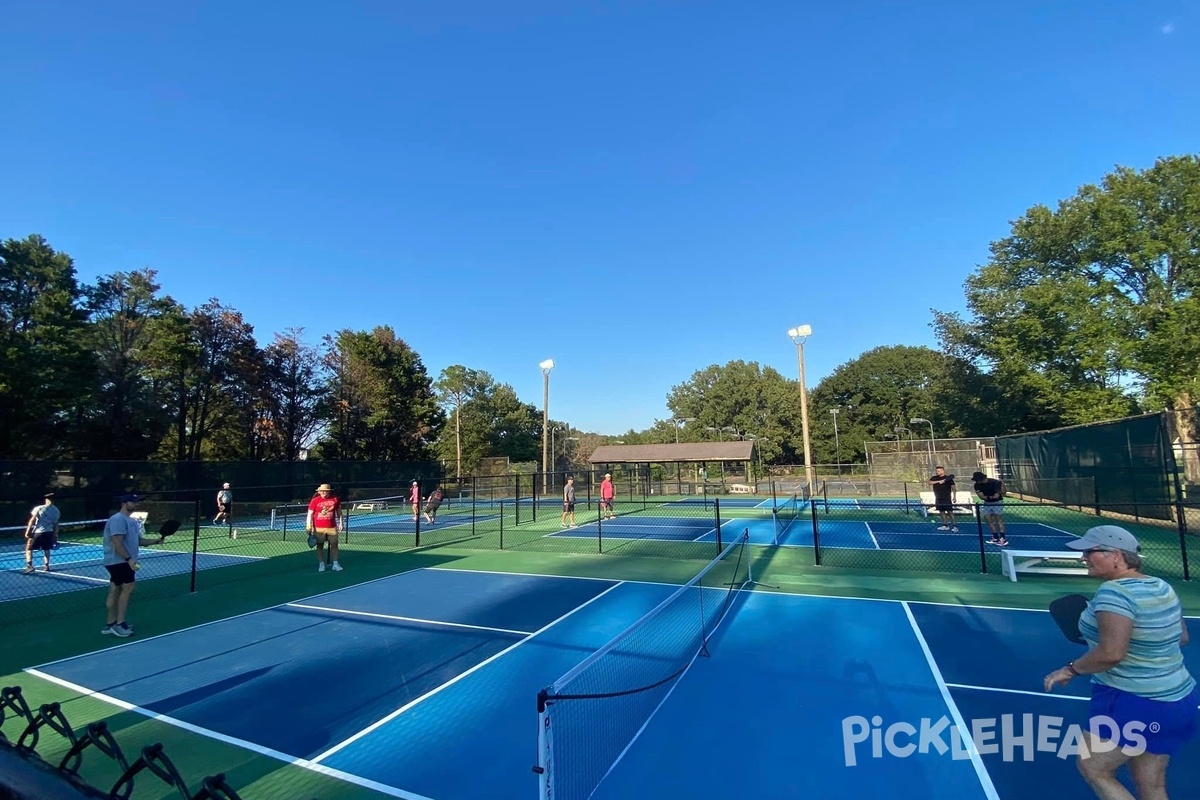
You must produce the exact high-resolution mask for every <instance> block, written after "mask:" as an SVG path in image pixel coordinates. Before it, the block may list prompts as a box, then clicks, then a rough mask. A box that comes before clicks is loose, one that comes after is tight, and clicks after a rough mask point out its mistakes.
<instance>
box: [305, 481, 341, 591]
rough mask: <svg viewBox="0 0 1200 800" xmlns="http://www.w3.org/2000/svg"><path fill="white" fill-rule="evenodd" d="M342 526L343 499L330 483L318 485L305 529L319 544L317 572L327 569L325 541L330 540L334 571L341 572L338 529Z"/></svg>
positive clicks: (309, 506) (309, 507)
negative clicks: (339, 497) (335, 492)
mask: <svg viewBox="0 0 1200 800" xmlns="http://www.w3.org/2000/svg"><path fill="white" fill-rule="evenodd" d="M341 528H342V501H341V500H339V499H338V497H337V495H335V494H334V493H333V489H332V487H330V485H329V484H328V483H322V484H321V485H320V486H318V487H317V494H316V496H315V497H313V499H312V500H310V501H309V502H308V515H307V516H306V517H305V520H304V530H306V531H307V532H308V533H309V534H312V535H313V537H314V538H315V539H316V544H317V572H324V571H325V553H324V550H325V542H326V541H327V540H328V542H329V556H330V558H331V559H333V564H332V568H333V571H334V572H341V571H342V565H341V564H339V563H338V531H339V530H341Z"/></svg>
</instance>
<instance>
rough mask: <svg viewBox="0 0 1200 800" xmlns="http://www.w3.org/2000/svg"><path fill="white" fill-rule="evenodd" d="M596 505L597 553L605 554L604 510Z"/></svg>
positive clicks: (599, 504) (598, 504)
mask: <svg viewBox="0 0 1200 800" xmlns="http://www.w3.org/2000/svg"><path fill="white" fill-rule="evenodd" d="M601 505H602V504H601V503H596V552H597V553H603V552H604V510H603V509H602V508H601V507H600V506H601Z"/></svg>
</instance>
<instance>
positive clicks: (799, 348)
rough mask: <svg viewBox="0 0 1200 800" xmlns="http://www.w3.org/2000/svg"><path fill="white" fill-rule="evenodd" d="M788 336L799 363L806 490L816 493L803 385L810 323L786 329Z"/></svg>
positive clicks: (805, 392)
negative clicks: (805, 348)
mask: <svg viewBox="0 0 1200 800" xmlns="http://www.w3.org/2000/svg"><path fill="white" fill-rule="evenodd" d="M787 333H788V336H790V337H791V339H792V341H793V342H794V343H795V345H796V362H797V363H798V364H799V365H800V425H801V429H802V431H803V434H804V476H805V479H806V480H807V481H808V490H809V491H810V492H813V493H814V494H815V493H816V491H817V489H816V483H817V479H816V474H815V473H814V472H813V463H812V443H811V442H810V441H809V437H808V388H807V387H806V386H805V385H804V340H805V339H807V338H808V337H809V336H812V326H811V325H797V326H796V327H795V328H790V329H788V332H787Z"/></svg>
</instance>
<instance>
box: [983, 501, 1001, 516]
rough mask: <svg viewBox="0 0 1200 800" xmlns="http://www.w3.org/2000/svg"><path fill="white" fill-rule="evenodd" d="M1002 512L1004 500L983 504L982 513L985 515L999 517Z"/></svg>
mask: <svg viewBox="0 0 1200 800" xmlns="http://www.w3.org/2000/svg"><path fill="white" fill-rule="evenodd" d="M1003 514H1004V501H1003V500H999V501H997V502H995V503H984V504H983V515H984V516H985V517H999V516H1001V515H1003Z"/></svg>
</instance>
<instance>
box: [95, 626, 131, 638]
mask: <svg viewBox="0 0 1200 800" xmlns="http://www.w3.org/2000/svg"><path fill="white" fill-rule="evenodd" d="M100 632H101V633H108V634H112V635H113V636H120V637H121V638H122V639H124V638H125V637H127V636H133V628H131V627H129V626H128V625H127V624H125V623H124V622H114V623H113V624H111V625H105V626H104V627H103V628H102V629H101V631H100Z"/></svg>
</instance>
